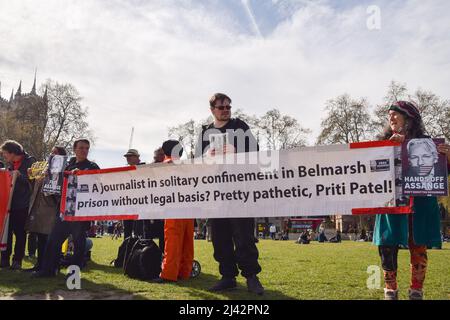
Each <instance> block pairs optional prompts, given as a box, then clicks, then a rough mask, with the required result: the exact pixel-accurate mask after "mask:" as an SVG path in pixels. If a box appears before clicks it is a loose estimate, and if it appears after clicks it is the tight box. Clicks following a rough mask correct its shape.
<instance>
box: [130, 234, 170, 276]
mask: <svg viewBox="0 0 450 320" xmlns="http://www.w3.org/2000/svg"><path fill="white" fill-rule="evenodd" d="M127 247H130V246H127ZM161 262H162V253H161V250H160V249H159V247H158V246H157V245H156V243H155V242H154V241H153V240H151V239H139V240H137V241H136V242H135V243H134V245H133V246H132V247H131V251H128V252H126V253H125V263H124V266H123V271H124V274H126V275H127V276H129V277H130V278H134V279H140V280H151V279H155V278H158V277H159V274H160V273H161Z"/></svg>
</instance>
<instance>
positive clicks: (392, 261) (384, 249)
mask: <svg viewBox="0 0 450 320" xmlns="http://www.w3.org/2000/svg"><path fill="white" fill-rule="evenodd" d="M378 253H379V254H380V257H381V266H382V267H383V270H386V271H397V260H398V259H397V258H398V246H378Z"/></svg>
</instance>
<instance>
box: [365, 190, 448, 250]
mask: <svg viewBox="0 0 450 320" xmlns="http://www.w3.org/2000/svg"><path fill="white" fill-rule="evenodd" d="M408 216H409V215H397V214H379V215H377V216H376V220H375V230H374V235H373V242H374V244H376V245H378V246H380V245H389V246H394V245H399V244H401V245H404V246H407V245H408V236H409V226H408ZM412 225H413V240H414V243H415V244H417V245H426V246H428V247H440V246H441V245H442V239H441V230H440V226H441V217H440V213H439V206H438V202H437V198H436V197H414V206H413V213H412Z"/></svg>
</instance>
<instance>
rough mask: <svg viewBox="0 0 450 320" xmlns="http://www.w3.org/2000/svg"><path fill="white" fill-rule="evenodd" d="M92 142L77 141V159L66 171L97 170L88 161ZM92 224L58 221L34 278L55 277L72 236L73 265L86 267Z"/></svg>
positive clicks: (71, 161) (70, 163)
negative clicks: (88, 232) (63, 249)
mask: <svg viewBox="0 0 450 320" xmlns="http://www.w3.org/2000/svg"><path fill="white" fill-rule="evenodd" d="M89 148H90V142H89V140H86V139H80V140H76V141H75V142H74V144H73V152H74V153H75V157H74V158H72V159H70V161H69V164H68V165H67V167H66V168H65V171H79V170H97V169H99V167H98V165H97V164H96V163H94V162H91V161H89V160H88V155H89ZM89 225H90V222H84V221H76V222H69V221H63V220H61V218H57V219H56V223H55V226H54V227H53V229H52V231H51V233H50V235H49V238H48V241H47V245H46V247H45V253H44V258H43V260H42V267H41V269H40V270H39V271H38V272H35V273H33V277H36V278H42V277H53V276H55V274H56V271H57V269H58V267H59V257H60V254H61V246H62V244H63V242H64V241H65V240H66V239H67V237H68V236H69V235H72V239H73V243H74V254H73V262H72V263H73V264H75V265H78V266H79V267H80V269H81V268H83V266H84V252H85V247H86V232H87V230H88V229H89Z"/></svg>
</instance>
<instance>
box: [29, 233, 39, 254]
mask: <svg viewBox="0 0 450 320" xmlns="http://www.w3.org/2000/svg"><path fill="white" fill-rule="evenodd" d="M37 249H38V234H37V233H35V232H30V233H29V234H28V242H27V250H28V256H30V257H31V256H35V255H36V251H37Z"/></svg>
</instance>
